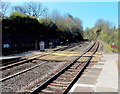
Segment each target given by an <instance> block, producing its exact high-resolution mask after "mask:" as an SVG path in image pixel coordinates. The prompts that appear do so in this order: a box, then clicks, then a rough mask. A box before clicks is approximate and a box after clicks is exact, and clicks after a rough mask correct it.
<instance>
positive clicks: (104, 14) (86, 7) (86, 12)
mask: <svg viewBox="0 0 120 94" xmlns="http://www.w3.org/2000/svg"><path fill="white" fill-rule="evenodd" d="M41 4H42V6H43V7H47V8H48V12H49V13H52V11H53V10H56V11H58V12H60V14H61V15H63V16H64V15H65V14H67V13H69V14H71V15H72V16H73V17H77V18H80V19H81V20H82V22H83V28H84V29H85V28H86V27H89V28H91V27H93V26H94V25H95V23H96V21H97V20H98V19H104V20H106V21H109V22H111V23H112V24H113V25H114V26H116V27H118V2H41ZM12 5H13V6H14V5H23V3H22V2H16V3H15V2H12Z"/></svg>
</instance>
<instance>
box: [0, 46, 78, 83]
mask: <svg viewBox="0 0 120 94" xmlns="http://www.w3.org/2000/svg"><path fill="white" fill-rule="evenodd" d="M78 45H79V44H77V46H78ZM74 46H75V45H74ZM74 46H73V47H74ZM70 48H71V47H70ZM45 55H49V53H43V54H35V55H29V56H26V57H23V58H21V59H19V60H20V61H19V60H17V61H19V62H16V63H12V64H8V65H6V66H1V67H0V70H2V72H3V73H4V70H5V69H8V68H12V67H14V66H17V65H20V64H25V63H27V62H32V61H35V60H37V58H40V57H43V56H45ZM44 62H45V61H44ZM42 64H43V63H40V64H36V65H34V66H32V67H30V68H27V69H25V70H22V71H19V72H17V73H14V74H11V73H10V72H9V74H11V75H7V76H6V77H4V78H2V79H0V82H2V81H5V80H8V79H10V78H12V77H15V76H17V75H20V74H22V73H25V72H27V71H30V70H32V69H34V68H37V67H39V66H40V65H42ZM8 71H10V70H8Z"/></svg>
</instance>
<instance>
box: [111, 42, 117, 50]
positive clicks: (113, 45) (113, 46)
mask: <svg viewBox="0 0 120 94" xmlns="http://www.w3.org/2000/svg"><path fill="white" fill-rule="evenodd" d="M111 48H113V52H114V48H116V45H115V43H114V42H112V45H111Z"/></svg>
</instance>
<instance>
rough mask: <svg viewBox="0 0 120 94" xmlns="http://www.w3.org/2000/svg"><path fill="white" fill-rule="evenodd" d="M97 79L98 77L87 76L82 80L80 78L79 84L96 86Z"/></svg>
mask: <svg viewBox="0 0 120 94" xmlns="http://www.w3.org/2000/svg"><path fill="white" fill-rule="evenodd" d="M96 80H97V78H96V77H87V76H83V77H82V78H80V79H79V80H78V82H77V83H78V84H91V85H93V84H95V83H96Z"/></svg>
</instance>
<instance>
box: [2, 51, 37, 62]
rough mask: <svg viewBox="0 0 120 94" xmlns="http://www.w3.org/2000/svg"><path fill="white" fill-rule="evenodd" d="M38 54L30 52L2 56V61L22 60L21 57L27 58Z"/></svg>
mask: <svg viewBox="0 0 120 94" xmlns="http://www.w3.org/2000/svg"><path fill="white" fill-rule="evenodd" d="M36 53H38V52H35V51H29V52H23V53H19V54H13V55H8V56H0V60H4V59H13V58H20V57H24V56H27V55H34V54H36Z"/></svg>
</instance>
